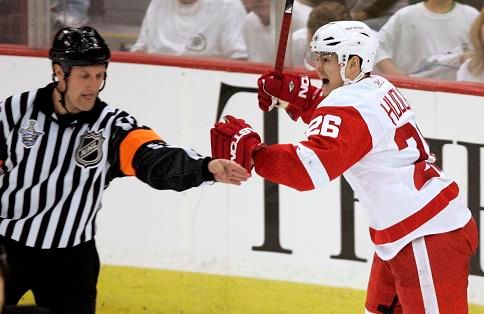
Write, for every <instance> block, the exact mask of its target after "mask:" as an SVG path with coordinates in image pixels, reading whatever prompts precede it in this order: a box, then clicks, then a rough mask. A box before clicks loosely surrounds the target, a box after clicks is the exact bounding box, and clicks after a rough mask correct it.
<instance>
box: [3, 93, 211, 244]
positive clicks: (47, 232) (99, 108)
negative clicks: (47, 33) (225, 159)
mask: <svg viewBox="0 0 484 314" xmlns="http://www.w3.org/2000/svg"><path fill="white" fill-rule="evenodd" d="M53 88H54V85H53V84H49V85H47V86H46V87H45V88H41V89H38V90H35V91H30V92H25V93H23V94H21V95H17V96H12V97H9V98H7V99H6V100H5V101H3V102H0V161H1V169H0V235H1V236H4V237H6V238H9V239H12V240H14V241H18V242H19V243H21V244H23V245H25V246H29V247H37V248H44V249H49V248H65V247H72V246H76V245H78V244H80V243H83V242H85V241H89V240H91V239H93V237H94V234H95V220H96V215H97V212H98V210H99V209H100V207H101V198H102V195H103V191H104V189H105V188H106V187H107V186H108V184H109V182H110V181H111V180H112V179H114V178H116V177H122V176H127V175H136V176H137V177H138V178H139V179H141V180H142V181H144V182H146V183H148V184H150V185H151V186H153V187H154V188H157V189H172V190H177V191H181V190H185V189H188V188H190V187H194V186H198V185H200V184H201V183H202V182H203V181H211V180H213V176H212V175H211V174H210V173H209V172H208V167H207V164H208V162H209V161H210V158H209V157H205V158H203V157H202V156H200V155H199V154H197V153H195V152H194V151H192V150H187V149H183V148H179V147H174V146H170V145H167V144H165V143H164V142H163V141H162V140H161V139H160V138H159V136H158V135H156V133H155V132H153V131H152V130H151V129H149V128H147V127H144V126H140V125H138V123H137V121H136V120H135V119H134V118H133V117H132V116H130V115H129V114H128V113H126V112H124V111H122V110H119V109H114V108H111V107H109V106H107V105H106V104H105V103H103V102H101V101H100V100H99V99H97V101H96V105H95V106H94V108H93V109H92V110H91V111H89V112H82V113H79V114H76V115H71V116H65V115H64V116H60V115H56V113H55V112H54V110H53V109H54V105H53V103H52V92H53Z"/></svg>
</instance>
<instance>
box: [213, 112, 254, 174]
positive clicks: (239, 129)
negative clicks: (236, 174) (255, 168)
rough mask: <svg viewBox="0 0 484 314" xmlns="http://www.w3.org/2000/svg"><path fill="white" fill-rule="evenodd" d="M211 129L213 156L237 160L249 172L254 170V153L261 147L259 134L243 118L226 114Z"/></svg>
mask: <svg viewBox="0 0 484 314" xmlns="http://www.w3.org/2000/svg"><path fill="white" fill-rule="evenodd" d="M224 120H225V121H226V122H217V123H215V126H214V127H213V128H212V129H211V130H210V141H211V145H212V157H213V158H223V159H230V160H232V161H235V162H236V163H238V164H239V165H241V166H242V167H244V168H245V169H247V171H248V172H250V171H251V170H252V153H253V152H254V150H257V149H259V148H261V147H262V146H263V145H262V144H261V139H260V136H259V134H257V132H255V131H254V130H253V129H252V127H251V126H250V125H249V124H247V123H245V121H244V120H243V119H237V118H235V117H233V116H229V115H227V116H225V117H224Z"/></svg>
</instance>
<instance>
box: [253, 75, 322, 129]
mask: <svg viewBox="0 0 484 314" xmlns="http://www.w3.org/2000/svg"><path fill="white" fill-rule="evenodd" d="M257 86H258V93H257V97H258V100H259V107H260V108H261V109H262V111H270V110H271V109H272V108H274V106H275V104H276V103H277V100H278V99H280V100H282V101H285V102H287V103H288V105H287V106H286V108H285V110H286V112H287V114H288V115H289V117H290V118H291V119H292V120H294V121H297V119H298V118H299V117H301V118H302V119H303V121H304V122H306V123H309V122H310V121H311V115H312V113H313V111H314V109H315V108H316V107H317V105H318V103H319V102H320V101H321V99H319V98H318V99H315V98H314V97H313V96H314V93H315V90H316V88H315V87H313V86H312V85H311V80H310V79H309V77H308V76H297V75H293V74H283V75H282V79H276V78H275V77H274V73H273V72H269V73H265V74H263V75H262V76H261V77H259V79H258V80H257Z"/></svg>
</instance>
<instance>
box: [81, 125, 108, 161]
mask: <svg viewBox="0 0 484 314" xmlns="http://www.w3.org/2000/svg"><path fill="white" fill-rule="evenodd" d="M103 142H104V137H103V136H102V134H101V131H99V132H95V131H94V132H86V133H85V134H84V135H81V142H80V143H79V147H78V148H77V151H76V162H77V163H78V164H79V165H81V166H83V167H85V168H89V167H94V166H97V165H98V164H99V162H100V161H101V159H102V158H103Z"/></svg>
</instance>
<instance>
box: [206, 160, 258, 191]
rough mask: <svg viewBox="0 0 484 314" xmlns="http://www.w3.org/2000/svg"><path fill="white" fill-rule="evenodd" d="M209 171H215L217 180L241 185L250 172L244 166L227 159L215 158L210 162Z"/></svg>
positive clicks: (214, 175) (214, 174)
mask: <svg viewBox="0 0 484 314" xmlns="http://www.w3.org/2000/svg"><path fill="white" fill-rule="evenodd" d="M208 171H210V172H211V173H213V177H214V178H215V181H217V182H222V183H228V184H235V185H241V184H242V182H244V181H247V179H248V178H249V177H250V174H249V173H248V172H247V170H245V168H244V167H242V166H240V165H239V164H237V163H235V162H233V161H230V160H227V159H213V160H211V161H210V162H209V163H208Z"/></svg>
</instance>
